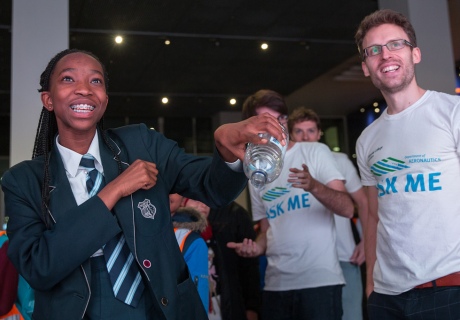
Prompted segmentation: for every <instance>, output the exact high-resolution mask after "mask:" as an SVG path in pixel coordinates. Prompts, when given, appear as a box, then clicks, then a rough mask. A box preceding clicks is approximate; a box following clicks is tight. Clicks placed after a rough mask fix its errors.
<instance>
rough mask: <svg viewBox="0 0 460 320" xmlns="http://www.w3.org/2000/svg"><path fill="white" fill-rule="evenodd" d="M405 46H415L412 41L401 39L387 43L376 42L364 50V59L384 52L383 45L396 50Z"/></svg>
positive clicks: (390, 49)
mask: <svg viewBox="0 0 460 320" xmlns="http://www.w3.org/2000/svg"><path fill="white" fill-rule="evenodd" d="M405 46H409V47H412V48H413V47H414V45H413V44H412V43H410V42H409V41H407V40H404V39H401V40H393V41H390V42H388V43H387V44H383V45H379V44H376V45H374V46H370V47H367V48H365V49H364V50H363V57H362V58H363V61H364V60H365V59H366V57H373V56H378V55H379V54H381V53H382V50H383V47H387V49H388V50H389V51H396V50H401V49H402V48H404V47H405Z"/></svg>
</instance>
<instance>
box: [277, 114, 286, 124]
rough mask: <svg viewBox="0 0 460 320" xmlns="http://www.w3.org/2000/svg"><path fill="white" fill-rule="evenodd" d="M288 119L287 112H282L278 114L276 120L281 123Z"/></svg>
mask: <svg viewBox="0 0 460 320" xmlns="http://www.w3.org/2000/svg"><path fill="white" fill-rule="evenodd" d="M287 120H288V115H287V114H282V115H279V116H278V122H279V123H281V124H283V123H286V122H287Z"/></svg>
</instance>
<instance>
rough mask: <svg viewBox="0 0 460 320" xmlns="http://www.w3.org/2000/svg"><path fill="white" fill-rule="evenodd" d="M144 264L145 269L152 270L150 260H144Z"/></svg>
mask: <svg viewBox="0 0 460 320" xmlns="http://www.w3.org/2000/svg"><path fill="white" fill-rule="evenodd" d="M142 264H143V265H144V267H145V268H150V267H151V266H152V263H151V262H150V260H147V259H146V260H144V261H142Z"/></svg>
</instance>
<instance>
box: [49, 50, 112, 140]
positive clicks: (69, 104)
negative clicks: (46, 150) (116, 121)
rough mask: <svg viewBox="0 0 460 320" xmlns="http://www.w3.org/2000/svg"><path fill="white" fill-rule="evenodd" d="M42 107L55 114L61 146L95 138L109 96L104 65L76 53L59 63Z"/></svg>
mask: <svg viewBox="0 0 460 320" xmlns="http://www.w3.org/2000/svg"><path fill="white" fill-rule="evenodd" d="M41 99H42V103H43V106H44V107H45V108H47V109H48V110H50V111H54V113H55V115H56V121H57V125H58V130H59V137H60V138H59V139H60V142H61V143H63V142H64V143H63V145H64V146H65V141H66V139H68V138H71V137H76V136H80V137H85V136H86V137H90V138H91V139H92V137H93V136H94V134H95V131H96V125H97V123H98V122H99V120H100V119H101V118H102V116H103V115H104V112H105V110H106V108H107V103H108V96H107V92H106V88H105V84H104V75H103V69H102V66H101V64H100V63H99V62H98V61H97V60H96V59H94V58H93V57H91V56H89V55H87V54H85V53H81V52H77V53H71V54H68V55H66V56H64V57H63V58H61V60H59V61H58V62H57V63H56V66H55V67H54V70H53V73H52V74H51V77H50V85H49V91H44V92H42V94H41Z"/></svg>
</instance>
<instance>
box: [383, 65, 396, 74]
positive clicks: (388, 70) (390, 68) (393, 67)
mask: <svg viewBox="0 0 460 320" xmlns="http://www.w3.org/2000/svg"><path fill="white" fill-rule="evenodd" d="M398 69H399V66H389V67H386V68H383V69H382V72H385V73H386V72H391V71H395V70H398Z"/></svg>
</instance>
